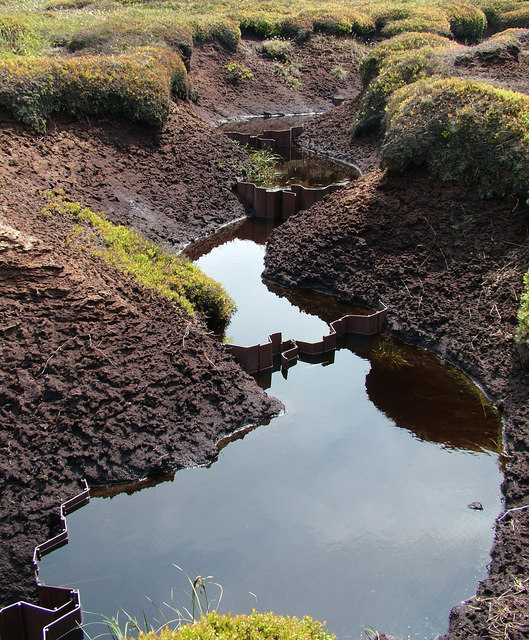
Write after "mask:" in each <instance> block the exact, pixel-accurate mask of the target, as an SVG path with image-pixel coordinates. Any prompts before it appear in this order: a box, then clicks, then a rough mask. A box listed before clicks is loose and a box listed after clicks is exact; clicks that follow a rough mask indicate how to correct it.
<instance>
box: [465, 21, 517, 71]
mask: <svg viewBox="0 0 529 640" xmlns="http://www.w3.org/2000/svg"><path fill="white" fill-rule="evenodd" d="M528 38H529V29H507V30H506V31H502V32H501V33H497V34H495V35H493V36H492V37H490V38H489V39H488V40H485V42H482V43H480V44H477V45H475V46H473V47H468V48H466V49H465V50H463V51H461V52H458V53H457V55H456V56H455V58H454V64H455V65H456V66H469V65H471V64H474V63H475V62H479V63H481V64H496V63H498V62H501V61H504V60H509V59H512V60H518V58H519V56H520V53H521V51H522V42H523V41H524V39H528Z"/></svg>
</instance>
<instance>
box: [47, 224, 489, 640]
mask: <svg viewBox="0 0 529 640" xmlns="http://www.w3.org/2000/svg"><path fill="white" fill-rule="evenodd" d="M269 230H270V225H269V224H268V225H267V224H265V223H260V222H258V221H255V222H245V223H243V224H240V225H235V228H231V229H226V230H224V232H223V234H222V235H221V239H220V240H214V241H209V242H207V243H205V244H202V245H201V246H200V247H195V248H193V249H192V250H191V253H192V255H193V257H194V258H196V259H197V261H198V264H199V265H200V266H201V268H202V269H204V270H205V271H206V272H207V273H209V274H210V275H212V276H213V277H215V278H216V279H218V280H221V281H222V282H223V283H224V284H225V286H226V287H227V289H228V291H229V292H230V293H231V294H232V295H233V297H234V298H235V299H236V301H237V303H238V305H239V310H238V312H237V314H236V315H235V317H234V319H233V322H232V324H231V325H230V326H229V327H228V329H227V335H228V336H230V337H232V338H233V340H234V341H235V342H236V343H239V344H250V343H254V342H260V341H261V342H262V341H264V340H265V339H266V336H267V335H268V333H270V332H273V331H282V332H283V334H284V337H285V338H286V337H293V338H299V339H311V340H317V339H319V338H321V336H322V335H323V334H325V333H327V331H328V326H327V322H328V321H330V320H333V319H336V318H337V317H340V316H341V315H344V314H345V313H347V312H348V311H349V309H348V307H346V306H343V305H340V304H338V303H337V302H336V301H334V300H333V299H332V298H329V297H327V296H322V295H317V294H316V295H313V294H310V293H307V292H298V293H296V292H292V291H288V290H284V289H281V288H279V287H277V286H272V285H266V284H264V283H262V282H261V279H260V273H261V271H262V259H263V254H264V246H263V242H264V239H265V238H266V235H267V233H268V232H269ZM217 245H220V246H217ZM309 312H310V313H309ZM260 383H261V384H262V385H263V386H266V387H269V392H270V393H271V394H272V395H274V396H276V397H278V398H280V399H281V400H282V402H283V403H284V405H285V413H284V415H282V416H280V417H278V418H276V419H274V420H272V421H270V422H269V423H268V424H264V425H261V426H259V427H258V428H256V429H255V430H253V431H251V432H249V433H246V435H245V436H244V437H243V438H239V439H234V440H233V441H231V442H229V444H227V445H226V446H224V447H223V448H222V449H221V450H220V452H219V456H218V460H217V461H216V462H215V463H214V464H212V465H210V467H209V468H195V469H187V470H183V471H178V472H177V473H175V474H174V478H173V477H171V481H166V482H162V483H160V484H157V485H156V486H153V487H149V488H145V489H143V490H141V491H134V489H135V487H133V486H129V487H125V488H124V489H126V491H129V493H130V495H129V494H127V492H126V491H124V492H122V493H117V492H116V491H110V492H107V493H108V495H112V496H113V497H111V498H109V497H107V498H104V497H97V498H93V499H92V502H91V504H90V505H89V506H88V507H86V508H84V509H82V510H80V511H78V512H77V513H75V514H73V515H72V516H70V517H69V518H68V525H69V530H70V542H69V544H68V546H66V547H64V548H63V549H60V550H58V551H56V552H54V553H53V554H51V555H50V556H47V557H45V558H44V559H43V561H42V562H41V564H40V571H41V578H42V579H43V580H44V581H45V582H47V583H50V584H57V585H58V584H62V585H69V586H76V587H79V588H80V589H81V599H82V603H83V607H84V609H85V611H92V612H97V613H98V614H105V615H107V616H113V615H115V614H116V612H117V611H118V610H119V609H120V608H122V609H124V610H125V611H127V612H128V613H129V614H131V615H134V616H137V617H141V616H142V615H143V614H142V611H145V613H146V615H147V617H148V618H158V619H160V616H159V615H158V614H157V612H156V610H155V607H153V606H152V604H150V602H149V601H148V600H147V599H146V597H145V596H148V597H149V598H151V599H152V600H153V601H154V602H156V603H157V604H158V605H160V606H161V607H162V608H164V607H163V605H162V604H161V603H162V602H164V601H165V602H167V601H168V599H169V598H170V593H171V589H172V588H174V590H173V594H172V597H173V599H174V601H175V603H176V605H177V606H178V607H179V608H181V607H185V606H189V600H188V598H187V596H186V595H185V594H184V593H183V591H181V589H183V590H186V589H187V585H186V581H185V578H184V576H182V574H181V573H180V572H179V571H178V570H177V569H175V567H174V566H173V564H176V565H179V566H180V567H182V568H183V569H184V570H185V571H186V572H187V573H188V575H189V576H191V577H194V576H195V575H197V574H201V575H203V576H206V575H212V576H214V579H215V581H216V582H218V583H219V584H221V585H222V587H223V590H224V593H223V598H222V602H221V604H220V607H219V611H220V612H228V611H232V612H237V613H245V612H250V611H251V610H252V608H256V609H258V610H260V611H268V610H273V611H275V612H276V613H280V614H288V615H297V616H301V615H304V614H308V615H311V616H313V617H315V618H318V619H320V620H325V621H326V622H327V626H328V628H329V630H330V631H332V632H334V633H335V634H336V635H337V636H338V638H340V639H343V638H359V637H360V636H361V635H362V630H363V629H364V628H365V627H368V626H369V627H373V628H375V629H379V630H381V631H385V632H387V633H392V634H395V635H396V636H399V637H407V636H410V637H412V638H424V637H434V636H435V635H436V634H442V633H444V632H445V630H446V627H447V621H448V613H449V610H450V608H451V607H452V606H453V605H455V604H457V603H458V602H459V601H461V600H463V599H466V598H468V597H470V596H471V595H472V594H473V593H474V592H475V588H476V583H477V581H478V580H479V579H481V578H483V577H484V576H485V572H486V564H487V562H488V552H489V549H490V547H491V544H492V539H493V531H492V526H493V524H494V519H495V517H496V516H497V514H498V513H499V511H500V507H501V505H500V498H499V487H500V483H501V479H502V477H501V471H500V468H499V463H498V451H499V449H500V438H501V424H500V421H499V418H498V416H497V414H496V413H495V412H494V411H493V409H492V407H491V406H490V405H489V403H488V402H487V401H486V400H485V398H484V397H483V396H482V395H481V393H480V392H479V391H478V390H477V389H476V388H475V387H474V386H473V385H472V384H470V383H469V382H468V381H467V380H466V379H465V378H464V377H463V376H461V375H460V374H459V373H458V372H456V371H454V370H453V369H452V368H451V367H449V366H448V365H446V364H444V363H442V362H441V361H439V360H438V359H436V358H434V357H432V356H431V355H429V354H427V353H425V352H424V351H419V350H414V349H410V348H407V347H401V346H399V345H397V346H395V345H394V344H392V343H388V342H387V341H386V340H385V339H384V338H382V342H381V339H380V338H360V337H357V338H353V339H350V340H349V342H348V343H347V344H344V345H343V346H342V348H341V349H340V350H339V351H337V352H336V354H335V355H334V356H333V357H332V358H330V359H328V360H327V361H326V362H322V363H314V362H298V364H296V366H294V367H293V368H291V369H289V370H288V373H286V372H285V373H283V374H281V372H279V371H278V372H276V373H274V374H273V375H271V376H263V377H262V378H261V379H260ZM224 444H225V443H224ZM100 493H105V492H100ZM474 501H479V502H481V503H482V505H483V507H484V508H483V510H482V511H475V510H471V509H469V508H468V506H467V505H468V504H469V503H472V502H474ZM187 590H188V589H187ZM210 595H211V597H213V598H215V597H216V596H217V593H216V590H215V589H212V590H211V588H210ZM166 613H168V612H167V610H166ZM168 615H169V614H168ZM89 617H90V616H86V615H85V618H89ZM123 617H124V616H123V614H121V618H123ZM94 635H96V632H95V631H94Z"/></svg>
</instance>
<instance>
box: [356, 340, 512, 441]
mask: <svg viewBox="0 0 529 640" xmlns="http://www.w3.org/2000/svg"><path fill="white" fill-rule="evenodd" d="M378 343H379V346H378V348H376V349H375V350H374V351H372V356H371V358H370V361H371V370H370V371H369V373H368V374H367V376H366V389H367V394H368V396H369V399H370V400H371V401H372V402H373V404H374V405H375V406H376V407H378V408H379V409H380V411H382V412H383V413H385V414H386V416H387V417H388V418H390V419H391V420H392V421H393V422H394V423H395V425H396V426H398V427H402V428H403V429H407V430H408V431H410V432H411V433H413V434H415V435H416V436H417V437H418V438H419V439H420V440H424V441H427V442H438V443H440V444H443V445H444V446H446V447H448V448H453V449H463V450H468V451H493V452H495V453H501V420H500V416H499V414H498V412H497V411H496V410H495V409H494V407H493V406H492V405H491V403H490V402H489V401H488V400H487V399H486V398H485V396H484V395H483V394H482V393H481V391H480V390H479V389H478V388H477V387H476V386H475V385H474V384H472V383H471V382H470V381H469V380H468V378H466V377H465V376H464V375H463V374H462V373H460V372H459V371H457V369H454V368H453V367H451V366H450V365H448V364H447V363H445V362H443V361H442V360H440V359H439V358H437V357H436V356H434V355H433V354H431V353H428V352H427V351H421V350H419V349H413V348H412V347H408V346H406V345H402V344H399V345H397V346H396V347H391V348H396V349H397V350H398V357H399V359H400V358H402V359H403V360H404V362H403V363H402V364H398V363H397V364H395V362H394V360H393V359H392V358H393V357H392V354H391V353H387V351H385V349H386V348H385V347H384V345H383V344H382V347H381V346H380V345H381V343H380V339H379V340H378ZM390 344H391V343H390Z"/></svg>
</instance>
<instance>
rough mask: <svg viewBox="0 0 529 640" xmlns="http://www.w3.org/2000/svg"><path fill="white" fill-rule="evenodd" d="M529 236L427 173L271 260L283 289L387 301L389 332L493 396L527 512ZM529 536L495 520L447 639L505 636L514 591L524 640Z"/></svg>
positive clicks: (295, 225) (278, 239)
mask: <svg viewBox="0 0 529 640" xmlns="http://www.w3.org/2000/svg"><path fill="white" fill-rule="evenodd" d="M528 229H529V210H528V208H527V206H524V205H522V204H521V203H519V202H517V201H514V200H513V201H510V200H508V199H503V200H497V201H488V202H486V203H484V202H483V201H482V200H480V199H479V197H478V195H477V194H476V193H475V192H473V191H472V190H471V189H466V188H464V187H462V186H460V185H447V184H446V183H441V182H438V181H436V180H432V178H431V177H430V176H428V175H426V174H425V173H423V172H422V171H420V170H416V171H414V172H409V173H407V174H406V175H405V176H388V175H386V174H385V173H383V172H381V171H379V170H376V171H371V172H368V173H367V174H365V175H364V176H363V177H362V178H360V179H359V180H358V181H357V182H356V183H354V184H353V185H350V186H349V187H347V188H346V189H344V190H343V191H341V192H338V193H336V194H333V195H332V196H330V197H329V198H328V199H326V200H325V201H323V202H322V203H318V204H316V205H315V206H314V207H313V208H312V209H311V210H310V211H309V212H308V213H307V214H306V215H304V216H300V215H298V216H295V217H293V218H290V219H289V220H288V222H287V223H285V224H284V225H282V226H281V227H280V228H279V229H277V230H276V231H274V233H273V234H272V236H271V237H270V239H269V242H268V245H267V255H266V261H265V264H266V269H265V274H264V275H265V277H267V278H268V279H270V280H272V281H275V282H278V283H279V284H281V285H283V286H285V285H286V286H290V287H308V288H315V289H320V290H321V289H324V290H326V291H328V292H331V293H334V294H335V295H337V296H338V297H339V298H340V299H343V300H344V301H348V302H353V303H362V304H367V305H374V304H376V303H377V302H378V301H379V300H382V301H383V302H384V303H385V304H386V305H387V306H388V307H389V314H388V332H389V333H390V334H392V335H394V336H395V337H397V338H399V339H401V340H403V341H404V342H406V343H409V344H413V345H415V346H419V347H423V348H425V349H428V350H429V351H432V352H434V353H436V354H437V355H439V356H440V357H442V358H443V359H445V360H447V361H448V362H450V363H451V364H454V365H455V366H457V367H458V368H459V369H461V370H462V371H463V372H465V373H466V374H467V375H469V376H470V377H471V378H472V379H474V380H475V381H476V382H477V383H478V384H479V385H480V386H481V387H482V388H483V389H484V390H485V391H486V393H487V394H488V395H489V396H490V397H491V398H492V399H493V401H494V402H495V403H496V405H497V406H498V408H500V409H501V411H502V418H503V422H504V430H505V443H504V444H505V458H504V460H505V480H504V483H503V486H502V491H503V496H504V500H505V508H506V509H512V508H518V507H521V506H525V505H526V504H527V492H528V484H529V456H528V454H527V451H526V443H527V438H528V436H529V429H528V426H529V402H528V401H529V393H528V387H527V372H526V371H525V370H524V369H523V368H522V366H521V362H520V359H519V355H518V351H517V348H516V346H515V343H514V333H515V331H516V312H517V308H518V302H519V300H518V296H519V293H520V290H521V281H522V277H523V274H524V272H525V270H526V268H527V263H528V260H529V249H528V245H527V244H526V241H527V235H528ZM454 240H455V241H454ZM418 481H420V479H418ZM528 533H529V510H520V511H515V512H512V513H509V514H508V515H507V516H506V517H505V518H503V519H500V520H498V522H497V527H496V538H495V544H494V548H493V550H492V555H491V558H492V560H491V564H490V573H489V577H488V578H487V579H486V580H484V581H483V582H482V583H481V584H480V585H479V588H478V599H477V600H476V601H474V602H473V603H472V604H471V605H469V606H466V607H461V608H455V609H454V610H453V611H452V614H451V616H450V628H449V632H448V635H447V636H446V638H450V639H456V638H473V637H500V636H499V635H494V634H493V629H492V628H491V624H492V623H491V618H492V616H491V613H490V611H491V608H492V610H493V609H494V607H495V606H496V605H497V603H498V600H497V598H499V597H500V596H501V595H502V594H504V593H506V592H507V593H510V590H513V593H514V592H516V597H515V598H513V602H512V603H511V605H510V606H511V608H510V610H509V611H507V612H505V613H504V615H505V620H502V621H500V622H498V624H499V625H500V627H501V628H502V629H503V630H504V631H505V630H506V629H507V630H508V635H507V636H506V637H509V638H522V637H526V636H525V635H524V634H526V623H527V617H526V616H527V604H529V599H528V595H527V590H526V587H527V585H526V584H524V585H523V586H522V587H520V586H519V581H523V580H525V579H526V576H527V572H528V570H529V545H527V543H526V539H527V534H528ZM524 607H525V612H524V613H523V615H521V616H520V612H521V611H524ZM502 625H503V626H502ZM502 637H503V636H502Z"/></svg>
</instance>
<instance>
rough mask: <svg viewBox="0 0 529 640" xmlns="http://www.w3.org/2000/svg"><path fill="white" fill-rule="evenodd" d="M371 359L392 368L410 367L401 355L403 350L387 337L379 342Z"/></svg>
mask: <svg viewBox="0 0 529 640" xmlns="http://www.w3.org/2000/svg"><path fill="white" fill-rule="evenodd" d="M373 357H374V358H375V359H376V360H377V361H378V362H382V363H385V364H387V365H390V366H392V367H410V366H411V364H410V363H409V362H408V360H406V358H405V357H404V355H403V350H402V348H401V347H399V345H398V344H397V343H396V342H395V341H394V340H393V339H392V338H390V337H389V336H385V337H383V338H382V339H381V340H380V343H379V345H378V348H377V349H376V350H375V351H374V352H373Z"/></svg>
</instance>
